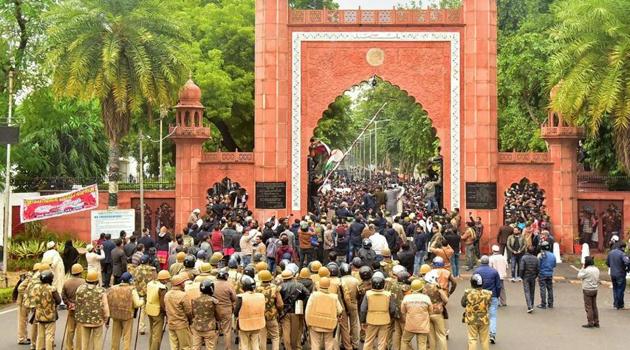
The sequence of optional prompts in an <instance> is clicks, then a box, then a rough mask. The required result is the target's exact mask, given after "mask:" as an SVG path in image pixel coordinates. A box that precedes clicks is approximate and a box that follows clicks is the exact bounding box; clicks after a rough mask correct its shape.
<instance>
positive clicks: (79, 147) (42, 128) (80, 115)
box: [13, 88, 107, 178]
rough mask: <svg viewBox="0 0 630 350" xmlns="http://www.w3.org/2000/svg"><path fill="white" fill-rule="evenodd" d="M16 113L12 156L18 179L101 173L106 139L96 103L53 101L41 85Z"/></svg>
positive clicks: (89, 175)
mask: <svg viewBox="0 0 630 350" xmlns="http://www.w3.org/2000/svg"><path fill="white" fill-rule="evenodd" d="M17 112H18V116H19V124H20V134H21V135H20V143H19V144H18V145H17V146H16V147H14V151H13V152H14V158H13V159H14V160H15V162H16V164H17V177H18V178H34V177H80V178H87V177H95V178H99V177H103V176H104V174H105V167H106V165H107V141H106V140H105V139H104V138H103V123H102V122H101V120H100V117H99V108H98V105H96V103H93V102H80V101H76V100H72V99H60V100H55V99H54V97H53V95H52V92H51V91H50V89H48V88H43V89H40V90H37V91H35V92H34V93H32V94H31V95H29V96H28V97H27V99H26V100H25V101H23V102H22V104H21V105H20V107H19V108H18V111H17Z"/></svg>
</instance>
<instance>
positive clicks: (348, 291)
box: [339, 263, 361, 349]
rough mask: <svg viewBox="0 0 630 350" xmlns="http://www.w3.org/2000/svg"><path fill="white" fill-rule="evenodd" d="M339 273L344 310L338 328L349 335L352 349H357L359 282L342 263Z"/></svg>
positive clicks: (359, 325)
mask: <svg viewBox="0 0 630 350" xmlns="http://www.w3.org/2000/svg"><path fill="white" fill-rule="evenodd" d="M339 271H340V273H341V278H340V284H341V286H340V288H341V291H342V295H343V300H344V305H345V310H344V312H343V313H342V314H341V319H340V321H339V328H340V331H341V334H342V338H343V334H346V333H347V334H349V335H350V338H351V343H352V348H353V349H358V348H359V340H360V339H359V334H360V330H361V323H360V322H359V300H358V296H359V280H357V279H356V278H355V277H354V276H353V275H352V273H351V268H350V265H348V264H347V263H342V264H341V266H340V267H339Z"/></svg>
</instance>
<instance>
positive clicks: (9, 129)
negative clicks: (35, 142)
mask: <svg viewBox="0 0 630 350" xmlns="http://www.w3.org/2000/svg"><path fill="white" fill-rule="evenodd" d="M19 139H20V128H19V127H17V126H0V145H15V144H17V143H18V141H19Z"/></svg>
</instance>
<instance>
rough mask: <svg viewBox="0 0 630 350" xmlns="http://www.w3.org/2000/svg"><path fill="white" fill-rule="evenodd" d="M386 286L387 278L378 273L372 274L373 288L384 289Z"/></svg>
mask: <svg viewBox="0 0 630 350" xmlns="http://www.w3.org/2000/svg"><path fill="white" fill-rule="evenodd" d="M384 288H385V279H384V278H383V277H381V276H380V275H378V274H374V276H372V289H374V290H383V289H384Z"/></svg>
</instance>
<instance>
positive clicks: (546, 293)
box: [538, 276, 553, 307]
mask: <svg viewBox="0 0 630 350" xmlns="http://www.w3.org/2000/svg"><path fill="white" fill-rule="evenodd" d="M538 283H540V303H541V304H542V305H544V306H548V307H553V277H551V276H549V277H542V276H540V277H538Z"/></svg>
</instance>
